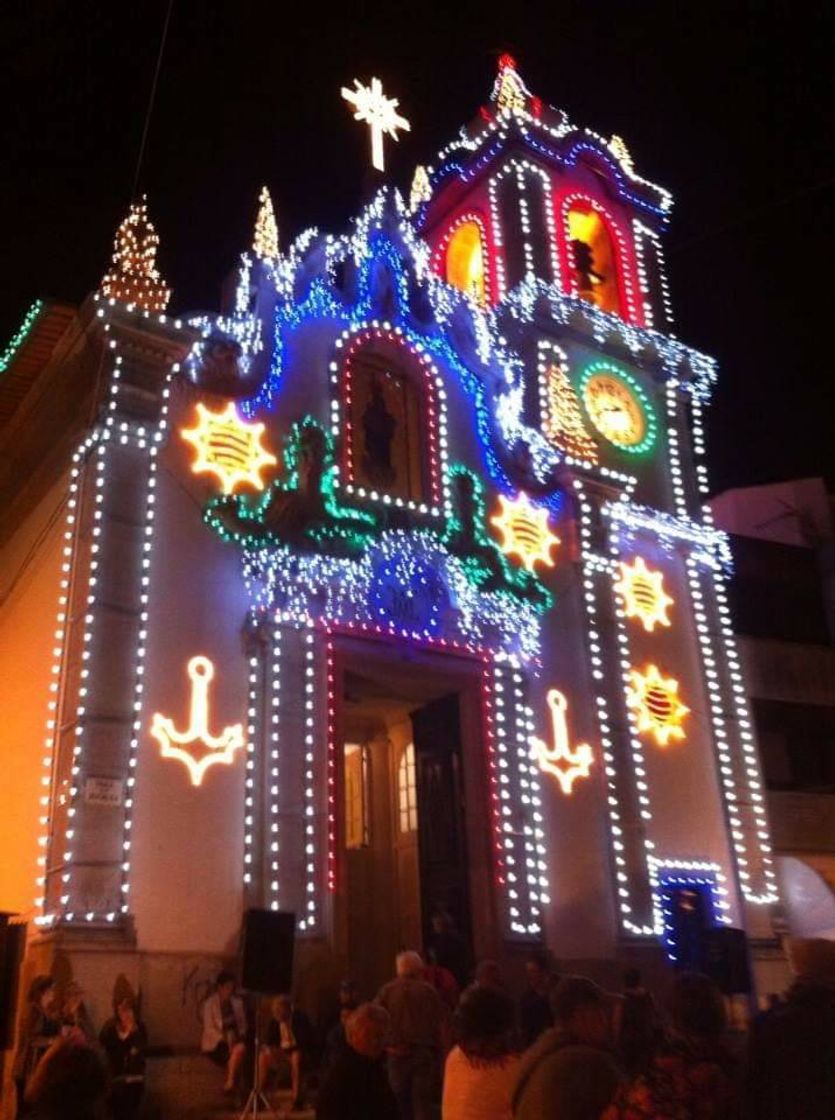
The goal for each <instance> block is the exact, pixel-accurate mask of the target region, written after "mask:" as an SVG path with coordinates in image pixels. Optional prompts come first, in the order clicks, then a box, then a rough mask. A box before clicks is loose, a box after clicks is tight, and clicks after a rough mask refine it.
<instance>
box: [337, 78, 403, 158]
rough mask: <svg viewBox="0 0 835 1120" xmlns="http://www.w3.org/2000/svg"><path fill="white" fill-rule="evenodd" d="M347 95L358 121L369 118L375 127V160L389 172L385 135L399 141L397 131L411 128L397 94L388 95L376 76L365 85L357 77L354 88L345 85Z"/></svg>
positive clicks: (372, 146)
mask: <svg viewBox="0 0 835 1120" xmlns="http://www.w3.org/2000/svg"><path fill="white" fill-rule="evenodd" d="M341 93H342V96H343V98H344V99H345V100H346V101H348V102H349V103H350V104H351V105H353V106H354V120H357V121H365V122H366V124H367V125H368V127H369V128H370V130H371V162H372V164H373V165H374V166H375V167H376V168H377V170H378V171H385V159H384V156H383V136H390V137H391V138H392V140H397V139H398V136H397V130H398V129H400V130H401V131H404V132H409V131H410V130H411V127H412V126H411V125H410V124H409V122H408V121H407V120H406V118H405V117H401V116H400V114H399V113H398V112H397V106H398V105H399V104H400V102H399V101H398V99H397V98H396V97H386V95H385V94H384V93H383V85H382V82H381V81H380V79H379V78H372V79H371V85H368V86H364V85H362V83H361V82H360V81H359V80H358V79H357V78H354V88H353V89H349V88H348V87H347V86H343V87H342V90H341Z"/></svg>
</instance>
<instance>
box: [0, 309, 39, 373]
mask: <svg viewBox="0 0 835 1120" xmlns="http://www.w3.org/2000/svg"><path fill="white" fill-rule="evenodd" d="M43 308H44V302H43V300H42V299H36V300H35V302H34V303H33V304H32V306H31V307H30V308H29V310H28V311H27V312H26V314H25V315H24V316H23V322H22V323H21V324H20V326H19V327H18V328H17V330H16V331H15V333H14V334H13V335H12V337H11V338H10V339H9V341H8V343H7V344H6V349H5V350H4V351H3V353H2V354H0V373H4V372H5V371H6V370H7V369H8V368H9V366H10V365H11V362H12V359H13V358H14V356H15V354H16V353H17V352H18V350H19V349H20V348H21V346H22V345H23V343H24V342H25V341H26V339H27V336H28V335H29V332H30V331H31V330H32V327H34V325H35V322H36V320H37V318H38V316H39V315H40V313H41V312H42V311H43Z"/></svg>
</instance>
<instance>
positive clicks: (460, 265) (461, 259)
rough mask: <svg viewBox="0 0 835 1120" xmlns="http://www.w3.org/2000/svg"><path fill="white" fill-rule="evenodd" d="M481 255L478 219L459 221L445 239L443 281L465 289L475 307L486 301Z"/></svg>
mask: <svg viewBox="0 0 835 1120" xmlns="http://www.w3.org/2000/svg"><path fill="white" fill-rule="evenodd" d="M484 273H485V255H484V244H483V239H482V235H481V228H480V227H479V225H478V222H474V221H468V222H462V223H461V225H459V226H458V228H457V229H456V230H455V232H454V233H453V234H452V236H451V237H450V239H449V243H448V245H447V251H446V280H447V283H448V284H452V285H453V287H455V288H458V289H459V290H460V291H462V292H466V293H467V295H468V296H470V297H472V299H474V300H475V302H476V303H477V304H479V306H481V307H483V306H484V305H485V304H486V302H487V286H486V283H485V277H484Z"/></svg>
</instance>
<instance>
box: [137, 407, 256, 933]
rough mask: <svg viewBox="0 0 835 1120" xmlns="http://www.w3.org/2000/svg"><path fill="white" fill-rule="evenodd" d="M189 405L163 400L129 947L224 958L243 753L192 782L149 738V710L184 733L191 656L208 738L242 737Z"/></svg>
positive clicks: (233, 610)
mask: <svg viewBox="0 0 835 1120" xmlns="http://www.w3.org/2000/svg"><path fill="white" fill-rule="evenodd" d="M192 408H193V406H192V403H191V400H190V397H189V396H188V395H187V394H175V395H174V397H173V400H172V410H171V436H170V440H169V444H168V446H167V448H166V449H165V450H164V451H163V453H162V462H161V469H160V474H159V485H158V502H157V515H156V525H155V547H154V553H153V558H152V569H151V602H150V609H149V621H148V647H147V648H148V655H147V669H146V674H145V695H146V728H145V731H144V734H143V739H142V744H141V748H140V753H139V766H138V770H137V780H136V804H135V811H134V826H133V836H134V850H133V875H132V883H133V886H132V892H131V909H132V912H133V914H134V916H135V920H136V928H137V937H138V943H139V947H140V948H141V949H145V950H166V951H178V952H186V951H188V952H215V953H222V952H228V951H229V950H230V948H231V949H234V947H235V945H236V940H237V935H238V930H239V924H240V915H241V906H242V876H243V808H244V767H245V761H246V760H245V753H246V752H245V748H243V749H241V750H236V751H235V752H234V757H233V760H232V762H231V764H230V765H220V764H217V765H213V766H210V767H209V768H208V769H207V770H206V771H205V774H204V776H203V778H202V782H201V784H200V785H194V784H192V780H191V776H190V774H189V771H188V770H187V768H186V766H185V765H184V764H183V763H182V762H181V761H179V760H176V759H167V758H162V757H161V754H160V745H159V743H158V742H157V741H156V739H154V738H153V737H152V736H151V735H150V731H149V725H150V720H151V717H152V715H153V713H155V712H160V713H162V714H164V715H165V716H168V717H170V718H171V719H172V720H173V722H174V725H175V727H177V728H180V729H182V728H184V727H185V726H186V725H187V723H188V718H189V704H190V682H189V679H188V677H187V675H186V667H187V664H188V662H189V660H190V659H191V658H192V657H194V656H196V655H202V656H205V657H207V658H209V659H210V660H211V662H212V663H213V665H214V669H215V675H214V679H213V680H212V681H211V685H210V690H209V707H208V718H209V727H210V730H211V732H212V733H213V734H215V735H216V734H219V732H220V731H221V729H223V728H226V727H228V726H230V725H235V724H241V725H242V726H243V731H244V735H245V734H246V725H247V672H248V670H247V661H246V657H245V654H244V649H243V644H242V625H243V622H244V619H245V616H246V611H247V607H248V603H247V598H246V593H245V588H244V585H243V580H242V578H241V575H240V561H239V556H238V554H237V550H236V549H235V548H234V547H233V546H232V545H228V544H224V543H223V542H222V541H220V540H219V539H218V538H217V537H216V536H215V535H214V534H212V533H211V532H210V531H209V530H208V529H207V528H206V526H204V524H203V522H202V506H203V504H204V503H205V500H206V498H207V496H208V493H209V489H208V486H207V484H206V481H205V479H204V478H202V477H201V478H199V479H198V478H195V477H194V476H193V475H192V474H191V470H190V466H189V463H190V458H191V456H190V453H189V448H188V447H187V446H186V445H184V443H183V441H182V439H181V438H180V437H179V435H178V428H179V427H181V426H183V425H185V426H189V425H190V424H191V422H192ZM194 750H195V753H199V752H200V751H201V750H202V748H201V747H200V745H199V744H198V745H196V746H195V748H194Z"/></svg>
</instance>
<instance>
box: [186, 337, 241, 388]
mask: <svg viewBox="0 0 835 1120" xmlns="http://www.w3.org/2000/svg"><path fill="white" fill-rule="evenodd" d="M240 360H241V344H240V343H239V342H238V341H237V339H234V338H230V337H229V335H226V334H221V333H220V332H219V331H215V332H213V333H212V334H210V335H209V337H208V338H207V339H206V340H205V341H204V342H203V344H202V347H201V360H200V365H199V367H198V371H197V382H198V384H199V385H200V388H201V389H205V390H207V391H208V392H210V393H221V394H222V395H223V396H225V397H239V396H243V395H245V394H246V393H248V392H251V388H250V386H249V385H247V384H246V382H245V379H244V377H243V375H242V374H241V370H240Z"/></svg>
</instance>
